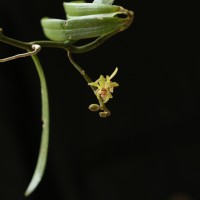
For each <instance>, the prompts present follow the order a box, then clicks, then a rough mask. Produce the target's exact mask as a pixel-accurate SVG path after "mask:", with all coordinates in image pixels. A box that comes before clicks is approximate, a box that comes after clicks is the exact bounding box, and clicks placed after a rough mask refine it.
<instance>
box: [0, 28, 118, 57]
mask: <svg viewBox="0 0 200 200" xmlns="http://www.w3.org/2000/svg"><path fill="white" fill-rule="evenodd" d="M117 32H118V31H116V32H113V33H109V34H107V35H103V36H101V37H98V38H96V39H95V40H94V41H92V42H90V43H88V44H86V45H82V46H76V45H73V44H74V43H75V42H76V41H64V42H57V41H49V40H41V41H33V42H23V41H20V40H16V39H13V38H10V37H7V36H5V35H4V34H3V33H2V31H0V41H1V42H3V43H5V44H9V45H12V46H15V47H18V48H20V49H24V50H32V45H33V44H38V45H40V46H41V47H49V48H60V49H65V50H67V51H70V52H71V53H85V52H88V51H91V50H93V49H95V48H97V47H98V46H100V45H101V44H103V43H104V42H105V41H106V40H107V39H108V38H110V37H111V36H113V35H115V34H116V33H117Z"/></svg>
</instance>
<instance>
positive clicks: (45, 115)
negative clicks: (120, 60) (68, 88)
mask: <svg viewBox="0 0 200 200" xmlns="http://www.w3.org/2000/svg"><path fill="white" fill-rule="evenodd" d="M113 2H114V0H94V1H93V2H92V3H85V2H80V1H73V2H65V3H63V6H64V10H65V12H66V19H51V18H43V19H41V26H42V29H43V32H44V34H45V36H46V37H47V38H48V39H49V40H45V41H33V42H23V41H19V40H16V39H13V38H10V37H7V36H5V35H4V34H3V30H2V28H0V41H1V42H3V43H6V44H8V45H11V46H15V47H18V48H20V49H23V50H25V51H26V53H22V54H17V55H14V56H11V57H7V58H3V59H0V62H1V63H2V62H7V61H10V60H14V59H18V58H22V57H27V56H30V57H31V58H32V60H33V62H34V64H35V66H36V69H37V72H38V75H39V79H40V85H41V106H42V122H43V125H42V136H41V144H40V150H39V155H38V161H37V165H36V168H35V171H34V173H33V177H32V179H31V181H30V184H29V185H28V187H27V189H26V191H25V196H29V195H30V194H31V193H32V192H33V191H34V190H35V189H36V187H37V186H38V184H39V182H40V181H41V179H42V176H43V174H44V170H45V166H46V160H47V153H48V141H49V103H48V102H49V99H48V92H47V84H46V80H45V75H44V72H43V69H42V65H41V63H40V60H39V58H38V56H37V54H38V53H39V52H40V50H41V49H42V48H45V47H46V48H47V47H53V48H61V49H64V50H65V51H67V55H68V58H69V60H70V62H71V64H72V65H73V66H74V67H75V68H76V69H77V71H78V72H79V73H80V74H81V75H82V76H83V77H84V78H85V80H86V81H87V83H88V85H89V86H90V87H91V89H92V90H93V92H94V94H95V96H96V98H97V100H98V104H91V105H90V106H89V109H90V110H91V111H100V112H99V115H100V117H107V116H109V115H110V114H111V112H110V110H109V109H108V108H107V107H106V105H105V104H106V103H107V102H108V101H109V100H110V99H111V98H113V96H112V93H113V91H114V88H115V87H118V86H119V84H118V83H117V82H113V81H112V79H113V78H114V76H115V75H116V73H117V71H118V68H116V69H115V70H114V72H113V73H112V74H111V75H110V76H108V75H107V76H106V77H104V76H103V75H100V77H99V79H97V80H96V81H94V82H93V81H92V79H91V78H90V77H89V75H88V74H86V73H85V71H84V70H83V69H82V68H81V67H80V66H79V65H78V64H77V63H76V62H75V61H74V59H73V58H72V53H84V52H87V51H91V50H93V49H95V48H97V47H98V46H99V45H101V44H103V43H104V42H105V41H106V40H107V39H108V38H110V37H112V36H113V35H115V34H117V33H118V32H120V31H123V30H125V29H126V28H128V27H129V26H130V25H131V23H132V21H133V12H132V11H129V10H127V9H125V8H123V7H121V6H118V5H113ZM88 38H93V41H92V42H90V43H86V44H85V45H82V46H78V45H76V43H77V42H78V41H80V40H84V39H88Z"/></svg>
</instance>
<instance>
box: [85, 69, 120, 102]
mask: <svg viewBox="0 0 200 200" xmlns="http://www.w3.org/2000/svg"><path fill="white" fill-rule="evenodd" d="M117 71H118V68H117V67H116V68H115V71H114V72H113V73H112V74H111V75H110V76H108V75H107V76H106V78H105V77H104V76H103V75H101V76H100V77H99V79H97V80H96V81H95V82H91V83H89V84H88V85H90V86H93V87H96V88H97V89H96V90H95V94H96V96H97V98H98V99H101V100H103V103H106V102H108V100H109V99H111V98H113V96H112V94H111V93H113V91H114V87H117V86H119V84H118V83H117V82H112V81H111V79H112V78H113V77H114V76H115V75H116V73H117Z"/></svg>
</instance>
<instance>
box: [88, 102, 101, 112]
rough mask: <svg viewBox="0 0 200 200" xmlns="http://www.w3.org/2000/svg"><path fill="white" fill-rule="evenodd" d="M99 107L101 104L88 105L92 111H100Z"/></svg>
mask: <svg viewBox="0 0 200 200" xmlns="http://www.w3.org/2000/svg"><path fill="white" fill-rule="evenodd" d="M99 108H100V106H99V105H98V104H91V105H90V106H89V107H88V109H89V110H90V111H92V112H96V111H98V110H99Z"/></svg>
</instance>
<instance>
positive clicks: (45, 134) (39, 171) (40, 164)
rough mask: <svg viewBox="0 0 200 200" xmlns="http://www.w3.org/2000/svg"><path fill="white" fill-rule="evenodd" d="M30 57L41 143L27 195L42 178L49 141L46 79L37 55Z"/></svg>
mask: <svg viewBox="0 0 200 200" xmlns="http://www.w3.org/2000/svg"><path fill="white" fill-rule="evenodd" d="M31 57H32V59H33V62H34V64H35V66H36V69H37V72H38V75H39V79H40V85H41V104H42V135H41V143H40V150H39V155H38V161H37V165H36V168H35V171H34V174H33V177H32V179H31V182H30V183H29V185H28V187H27V189H26V191H25V196H29V195H30V194H31V193H32V192H33V191H34V190H35V188H36V187H37V186H38V184H39V182H40V181H41V179H42V176H43V174H44V170H45V166H46V161H47V152H48V143H49V102H48V92H47V85H46V80H45V76H44V72H43V69H42V66H41V64H40V61H39V58H38V57H37V55H32V56H31Z"/></svg>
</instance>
